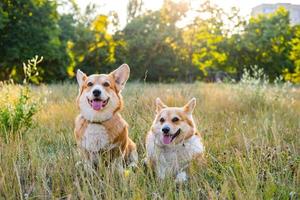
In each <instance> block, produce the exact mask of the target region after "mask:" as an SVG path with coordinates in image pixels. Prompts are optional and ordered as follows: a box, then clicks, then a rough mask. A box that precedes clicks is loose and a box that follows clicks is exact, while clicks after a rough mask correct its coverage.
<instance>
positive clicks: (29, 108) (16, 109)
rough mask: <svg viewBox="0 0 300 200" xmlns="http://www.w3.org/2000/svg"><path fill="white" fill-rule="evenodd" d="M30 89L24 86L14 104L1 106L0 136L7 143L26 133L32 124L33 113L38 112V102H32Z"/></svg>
mask: <svg viewBox="0 0 300 200" xmlns="http://www.w3.org/2000/svg"><path fill="white" fill-rule="evenodd" d="M30 96H31V93H30V90H29V89H28V88H23V89H22V90H21V91H20V95H19V98H18V99H17V101H16V102H15V103H14V104H11V103H9V104H2V105H1V106H0V137H2V139H3V140H4V142H5V143H7V142H9V141H10V140H11V139H15V137H16V136H18V134H25V133H26V132H27V130H28V129H29V128H30V127H31V126H32V123H33V121H32V119H33V115H34V114H35V113H36V112H37V103H35V102H30Z"/></svg>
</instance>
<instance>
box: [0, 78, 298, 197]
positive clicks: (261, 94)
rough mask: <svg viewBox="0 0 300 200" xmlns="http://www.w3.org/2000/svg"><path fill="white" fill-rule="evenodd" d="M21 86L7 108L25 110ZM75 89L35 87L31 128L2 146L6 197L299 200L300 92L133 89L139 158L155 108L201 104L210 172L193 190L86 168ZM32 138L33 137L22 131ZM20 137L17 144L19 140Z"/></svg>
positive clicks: (144, 174) (7, 88)
mask: <svg viewBox="0 0 300 200" xmlns="http://www.w3.org/2000/svg"><path fill="white" fill-rule="evenodd" d="M19 90H20V87H19V86H14V85H2V86H0V107H1V106H10V104H13V102H16V99H17V97H18V96H19V94H20V92H19ZM76 94H77V86H76V85H75V84H60V85H45V86H39V87H34V88H32V93H31V98H30V100H31V101H37V102H39V105H38V112H37V113H36V114H35V115H34V120H33V125H32V127H31V128H30V129H28V130H26V131H25V129H18V130H15V131H8V130H7V129H5V128H3V127H2V129H0V131H2V133H1V134H0V135H1V138H0V199H56V198H59V199H60V198H65V199H151V200H152V199H272V198H273V199H299V198H300V89H299V88H292V87H280V86H268V85H267V86H266V85H265V86H264V87H258V86H249V85H240V84H236V85H233V84H204V83H195V84H172V85H171V84H170V85H165V84H142V83H129V84H127V86H126V88H125V90H124V91H123V96H124V100H125V108H124V110H123V111H122V115H123V117H124V118H125V119H126V121H127V122H128V124H129V125H130V137H131V138H132V139H133V140H134V141H135V142H136V143H137V145H138V151H139V157H140V160H141V159H142V158H143V157H144V155H145V146H144V140H145V136H146V133H147V131H148V130H149V128H150V126H151V123H152V120H153V118H154V115H155V112H154V111H155V106H154V100H155V98H156V97H160V98H161V99H162V100H164V102H166V103H167V104H168V105H170V106H180V105H183V104H185V103H186V102H187V101H188V100H189V99H190V98H191V97H196V98H197V106H196V109H195V112H194V118H195V121H196V124H197V126H198V129H199V131H200V132H201V133H202V136H203V140H204V144H205V147H206V160H207V162H206V164H205V165H203V166H200V167H195V166H192V169H191V171H192V172H193V173H192V175H191V177H190V180H189V182H188V183H186V184H184V185H176V184H175V183H174V181H173V180H171V179H168V180H166V181H164V182H160V181H158V180H156V178H155V176H154V175H153V173H152V172H151V171H149V170H148V171H145V170H144V169H143V168H142V165H141V164H140V167H139V168H138V169H137V170H136V171H135V172H131V173H129V174H126V175H119V174H118V173H117V172H116V170H115V169H113V168H109V167H104V166H103V165H100V167H99V169H98V170H85V168H84V167H83V166H81V165H80V164H79V165H78V164H77V165H76V163H77V162H78V161H80V157H79V155H78V153H77V150H76V145H75V140H74V137H73V127H74V118H75V116H76V115H77V114H78V110H77V108H76V105H75V98H76ZM23 130H24V131H23ZM13 134H14V135H16V136H17V137H12V136H11V135H13Z"/></svg>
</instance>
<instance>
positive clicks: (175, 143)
mask: <svg viewBox="0 0 300 200" xmlns="http://www.w3.org/2000/svg"><path fill="white" fill-rule="evenodd" d="M195 105H196V99H195V98H193V99H192V100H190V101H189V102H188V103H187V104H186V105H185V106H183V107H168V106H166V105H165V104H164V103H163V102H162V101H161V100H160V99H159V98H157V99H156V117H155V119H154V122H153V124H152V127H151V130H150V131H149V133H148V135H147V137H146V151H147V154H146V161H147V163H149V164H150V165H151V166H152V167H153V168H154V170H155V172H156V174H157V176H158V177H159V178H160V179H164V178H165V177H166V176H173V177H175V178H176V179H175V180H176V181H177V182H183V181H185V180H187V178H188V177H187V173H186V168H187V167H188V165H189V163H190V162H191V161H192V160H193V159H196V160H199V161H200V160H201V158H202V154H203V151H204V146H203V144H202V141H201V137H200V135H199V133H198V132H197V129H196V126H195V123H194V120H193V116H192V112H193V110H194V108H195Z"/></svg>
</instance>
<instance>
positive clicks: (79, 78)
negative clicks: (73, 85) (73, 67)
mask: <svg viewBox="0 0 300 200" xmlns="http://www.w3.org/2000/svg"><path fill="white" fill-rule="evenodd" d="M76 78H77V82H78V85H79V87H81V86H82V85H83V82H84V81H85V80H86V78H87V76H86V74H85V73H83V72H82V71H81V70H80V69H78V70H77V73H76Z"/></svg>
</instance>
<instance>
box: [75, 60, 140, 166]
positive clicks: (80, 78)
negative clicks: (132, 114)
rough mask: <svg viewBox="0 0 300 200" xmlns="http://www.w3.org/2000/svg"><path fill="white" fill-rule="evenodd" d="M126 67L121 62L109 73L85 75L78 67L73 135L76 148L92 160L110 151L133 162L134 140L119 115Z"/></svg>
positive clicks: (134, 160)
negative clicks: (76, 112) (77, 89)
mask: <svg viewBox="0 0 300 200" xmlns="http://www.w3.org/2000/svg"><path fill="white" fill-rule="evenodd" d="M129 73H130V69H129V67H128V65H126V64H123V65H122V66H120V67H119V68H118V69H116V70H115V71H113V72H111V73H110V74H93V75H90V76H87V75H86V74H84V73H83V72H82V71H80V70H78V71H77V74H76V78H77V82H78V85H79V94H78V97H77V105H78V107H79V109H80V114H79V115H78V116H77V118H76V120H75V130H74V133H75V138H76V142H77V144H78V146H79V147H80V149H82V150H83V152H84V153H85V155H86V156H87V158H88V159H89V160H91V161H93V162H96V161H97V160H98V158H99V157H101V156H99V154H101V153H102V152H111V153H112V154H111V155H112V156H113V159H114V160H115V159H116V158H121V159H119V160H120V162H122V161H121V160H125V161H126V162H127V163H128V164H129V165H136V163H137V159H138V158H137V151H136V145H135V143H134V142H133V141H132V140H131V139H130V138H129V137H128V125H127V123H126V121H125V120H124V119H123V118H122V116H121V115H120V113H119V112H120V110H121V109H122V106H123V101H122V96H121V91H122V89H123V88H124V86H125V83H126V81H127V79H128V78H129Z"/></svg>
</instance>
